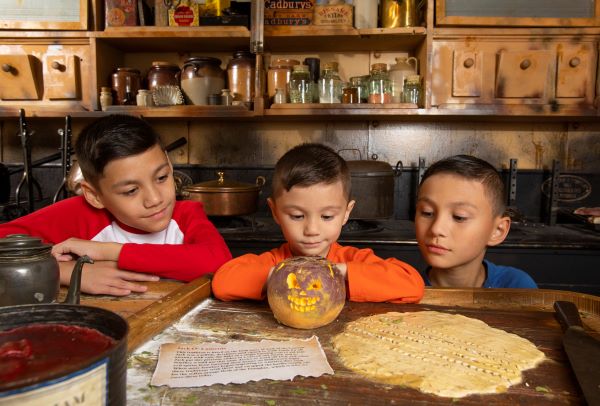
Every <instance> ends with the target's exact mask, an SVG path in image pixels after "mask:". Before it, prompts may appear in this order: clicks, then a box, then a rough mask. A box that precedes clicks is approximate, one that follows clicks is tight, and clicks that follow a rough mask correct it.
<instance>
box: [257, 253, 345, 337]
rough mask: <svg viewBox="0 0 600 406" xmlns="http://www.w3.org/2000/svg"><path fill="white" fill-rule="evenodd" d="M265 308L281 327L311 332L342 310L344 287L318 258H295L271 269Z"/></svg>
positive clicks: (329, 265) (339, 276)
mask: <svg viewBox="0 0 600 406" xmlns="http://www.w3.org/2000/svg"><path fill="white" fill-rule="evenodd" d="M267 296H268V299H269V306H271V310H272V311H273V314H274V315H275V318H276V319H277V320H279V321H280V322H281V323H283V324H286V325H288V326H291V327H297V328H315V327H320V326H323V325H325V324H328V323H330V322H331V321H333V320H334V319H335V318H336V317H337V315H338V314H339V313H340V311H341V310H342V308H343V307H344V303H345V300H346V284H345V280H344V277H343V276H342V274H341V273H340V271H339V270H338V268H337V267H336V266H335V265H334V264H332V263H331V262H329V261H327V260H326V259H325V258H321V257H295V258H290V259H288V260H285V261H282V262H281V263H279V264H278V265H276V266H275V268H274V270H273V274H272V275H271V278H270V279H269V283H268V286H267Z"/></svg>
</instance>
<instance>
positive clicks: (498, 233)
mask: <svg viewBox="0 0 600 406" xmlns="http://www.w3.org/2000/svg"><path fill="white" fill-rule="evenodd" d="M509 231H510V217H508V216H501V217H498V218H497V219H496V221H495V224H494V229H493V230H492V235H490V239H489V240H488V243H487V245H488V246H489V247H493V246H495V245H498V244H500V243H501V242H502V241H504V239H505V238H506V236H507V235H508V232H509Z"/></svg>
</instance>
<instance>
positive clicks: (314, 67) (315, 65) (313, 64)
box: [304, 58, 321, 103]
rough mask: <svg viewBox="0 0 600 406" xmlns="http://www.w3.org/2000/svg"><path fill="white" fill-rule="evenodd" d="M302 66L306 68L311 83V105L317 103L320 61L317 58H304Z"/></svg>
mask: <svg viewBox="0 0 600 406" xmlns="http://www.w3.org/2000/svg"><path fill="white" fill-rule="evenodd" d="M304 64H305V65H306V66H308V72H309V74H310V79H311V80H312V83H313V91H314V94H313V103H318V102H319V79H320V77H321V60H320V59H319V58H304Z"/></svg>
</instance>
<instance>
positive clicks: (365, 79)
mask: <svg viewBox="0 0 600 406" xmlns="http://www.w3.org/2000/svg"><path fill="white" fill-rule="evenodd" d="M369 78H370V76H369V75H364V76H353V77H351V78H350V86H352V87H355V88H356V92H357V93H358V102H357V103H368V102H369Z"/></svg>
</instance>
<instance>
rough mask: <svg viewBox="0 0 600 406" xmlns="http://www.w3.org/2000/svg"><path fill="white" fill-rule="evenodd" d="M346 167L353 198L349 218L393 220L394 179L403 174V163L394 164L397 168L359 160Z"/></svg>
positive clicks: (375, 161) (386, 164)
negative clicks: (350, 181) (353, 201)
mask: <svg viewBox="0 0 600 406" xmlns="http://www.w3.org/2000/svg"><path fill="white" fill-rule="evenodd" d="M341 151H344V150H340V152H341ZM375 157H376V156H375ZM346 163H347V164H348V169H349V170H350V177H351V180H352V198H353V199H354V200H356V203H355V204H354V209H353V210H352V213H350V218H352V219H364V220H375V219H384V218H389V217H392V216H393V215H394V185H395V179H394V178H395V177H396V176H399V175H400V174H401V173H402V161H398V162H397V163H396V168H392V166H391V165H390V164H389V163H387V162H383V161H377V160H362V159H361V160H358V161H346Z"/></svg>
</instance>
